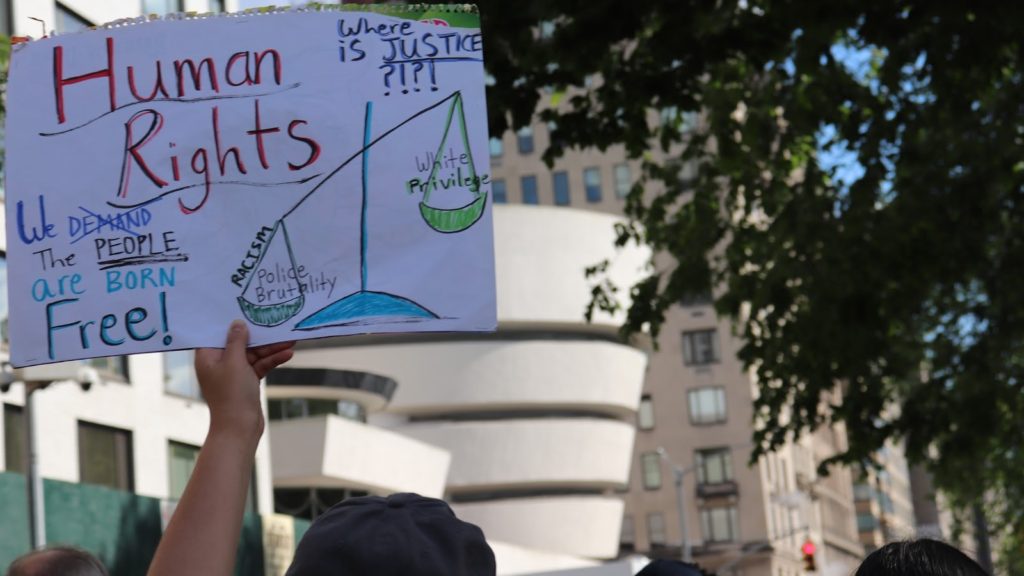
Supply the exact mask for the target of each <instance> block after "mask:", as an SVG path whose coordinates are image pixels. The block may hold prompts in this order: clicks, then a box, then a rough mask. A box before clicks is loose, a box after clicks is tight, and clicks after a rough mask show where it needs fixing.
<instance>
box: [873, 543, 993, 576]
mask: <svg viewBox="0 0 1024 576" xmlns="http://www.w3.org/2000/svg"><path fill="white" fill-rule="evenodd" d="M855 576H988V575H987V574H986V572H985V571H984V570H983V569H982V568H981V566H979V565H978V563H977V562H975V561H974V560H971V559H970V558H968V557H967V555H966V554H964V553H963V552H961V551H959V550H957V549H956V548H954V547H952V546H950V545H949V544H945V543H943V542H939V541H938V540H929V539H926V538H922V539H920V540H909V541H906V542H891V543H889V544H886V545H885V546H882V547H881V548H879V549H878V550H875V551H874V552H872V553H871V554H869V555H868V557H867V558H865V559H864V562H862V563H861V565H860V568H858V569H857V573H856V575H855Z"/></svg>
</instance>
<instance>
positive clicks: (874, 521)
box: [857, 514, 878, 532]
mask: <svg viewBox="0 0 1024 576" xmlns="http://www.w3.org/2000/svg"><path fill="white" fill-rule="evenodd" d="M877 528H878V518H875V516H874V514H857V530H858V531H860V532H868V531H871V530H875V529H877Z"/></svg>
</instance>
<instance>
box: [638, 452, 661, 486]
mask: <svg viewBox="0 0 1024 576" xmlns="http://www.w3.org/2000/svg"><path fill="white" fill-rule="evenodd" d="M640 463H641V465H642V474H643V479H644V488H646V489H648V490H657V489H658V488H661V456H660V455H659V454H658V453H657V452H644V453H643V455H642V456H641V457H640Z"/></svg>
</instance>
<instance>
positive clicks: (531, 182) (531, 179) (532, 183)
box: [519, 176, 539, 204]
mask: <svg viewBox="0 0 1024 576" xmlns="http://www.w3.org/2000/svg"><path fill="white" fill-rule="evenodd" d="M519 185H520V186H522V188H523V204H537V203H538V202H539V199H538V198H537V177H536V176H523V177H522V178H520V179H519Z"/></svg>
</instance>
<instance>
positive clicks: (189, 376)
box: [164, 350, 203, 400]
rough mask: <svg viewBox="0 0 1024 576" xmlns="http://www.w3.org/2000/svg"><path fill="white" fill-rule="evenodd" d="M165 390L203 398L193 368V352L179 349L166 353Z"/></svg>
mask: <svg viewBox="0 0 1024 576" xmlns="http://www.w3.org/2000/svg"><path fill="white" fill-rule="evenodd" d="M164 391H165V392H167V393H168V394H174V395H175V396H184V397H186V398H195V399H196V400H202V399H203V395H202V393H201V392H200V391H199V380H198V379H196V372H195V370H194V369H193V368H192V352H191V351H189V350H178V351H176V352H165V353H164Z"/></svg>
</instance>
